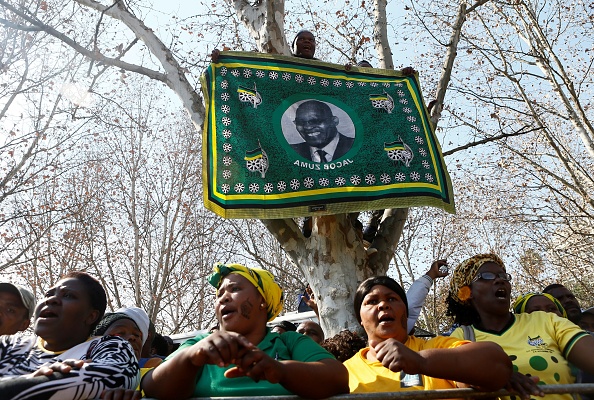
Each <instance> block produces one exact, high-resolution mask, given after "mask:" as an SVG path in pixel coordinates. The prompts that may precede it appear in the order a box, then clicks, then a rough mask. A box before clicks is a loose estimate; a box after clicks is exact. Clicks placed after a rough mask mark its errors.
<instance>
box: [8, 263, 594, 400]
mask: <svg viewBox="0 0 594 400" xmlns="http://www.w3.org/2000/svg"><path fill="white" fill-rule="evenodd" d="M445 263H446V262H445V260H437V261H435V262H434V263H432V265H431V267H430V269H429V270H428V271H427V273H426V274H425V275H424V276H423V277H421V278H420V279H419V280H417V281H415V282H414V283H413V285H412V286H411V288H410V289H409V291H408V293H406V292H405V291H404V290H403V289H402V287H401V286H400V285H399V284H398V283H397V282H396V281H395V280H394V279H392V278H390V277H387V276H377V277H372V278H369V279H367V280H365V281H364V282H362V283H361V284H360V285H359V288H358V289H357V292H356V293H355V296H354V300H353V312H354V314H355V316H356V318H357V321H358V322H359V324H360V325H361V327H362V332H364V334H362V335H359V334H357V333H356V332H353V331H349V330H345V331H342V332H340V333H339V334H337V335H335V336H332V337H330V338H326V339H325V338H324V337H325V335H324V332H323V330H322V328H321V326H320V325H319V324H317V323H316V322H315V321H310V320H308V321H305V322H303V323H301V324H300V325H298V326H297V325H295V324H292V323H291V322H288V321H282V322H281V323H279V324H276V325H274V326H272V327H270V326H269V323H271V321H273V320H274V319H275V318H276V317H277V316H278V315H279V314H280V312H281V310H282V308H283V303H284V294H283V291H282V289H281V287H280V286H279V285H278V283H277V282H276V281H275V278H274V276H273V275H272V274H271V273H269V272H268V271H265V270H262V269H258V268H250V267H246V266H243V265H240V264H227V265H224V264H217V265H215V266H214V269H213V273H212V275H211V276H210V277H209V282H210V283H211V285H212V286H213V287H214V289H215V290H216V298H215V304H214V310H215V315H216V318H217V325H216V327H212V329H211V330H210V331H208V332H204V333H201V334H199V335H197V336H196V337H194V338H192V339H190V340H187V341H186V342H185V343H183V344H182V345H181V346H180V347H179V348H178V349H177V350H175V351H173V352H171V351H172V348H171V347H170V346H168V342H167V340H165V339H163V345H162V349H161V350H159V351H157V350H155V349H156V348H155V341H154V338H155V337H157V336H156V332H155V327H154V325H153V324H152V323H151V321H150V319H149V317H148V315H147V314H146V312H145V311H144V310H142V309H140V308H137V307H128V308H121V309H118V310H116V311H114V312H109V313H105V309H106V304H107V302H106V294H105V291H104V289H103V287H102V286H101V284H100V283H99V282H98V281H97V280H96V279H95V278H93V277H92V276H90V275H88V274H87V273H84V272H71V273H69V274H67V275H65V276H64V277H63V278H62V279H60V280H59V281H58V282H57V283H56V284H55V285H54V286H53V287H52V288H50V289H49V290H48V291H47V292H46V293H45V295H44V296H43V298H42V299H40V301H39V302H37V303H36V302H35V300H34V296H33V294H32V293H31V292H30V291H28V290H27V289H26V288H24V287H22V286H19V285H16V284H12V283H7V282H4V283H0V334H2V335H3V336H0V394H1V395H2V398H3V399H37V398H60V399H71V398H72V399H91V398H99V397H101V398H104V399H140V398H141V397H142V396H146V397H154V398H158V399H179V398H189V397H220V396H224V397H229V396H248V397H253V396H274V395H288V394H295V395H298V396H300V397H305V398H325V397H330V396H333V395H338V394H343V393H369V392H395V391H400V390H407V391H410V390H432V389H450V388H456V387H471V388H474V389H476V390H482V391H495V390H499V389H507V390H509V391H511V392H514V393H517V395H518V397H520V398H525V399H528V398H531V397H532V396H543V395H544V394H543V392H542V390H541V389H540V385H541V384H547V385H552V384H567V383H573V382H576V381H577V382H584V381H588V379H589V378H591V377H592V375H594V337H592V335H591V334H589V332H588V331H587V330H586V329H590V324H591V320H592V317H594V314H593V313H592V309H588V310H585V311H581V308H580V306H579V303H578V302H577V299H576V298H575V296H573V294H571V292H570V291H569V290H568V289H567V288H565V287H564V286H562V285H559V284H556V285H551V286H549V287H547V288H546V290H547V293H527V294H525V295H522V296H519V297H518V298H517V299H516V301H515V302H514V303H513V305H512V304H511V280H512V277H511V275H510V274H509V273H508V272H507V271H506V268H505V265H504V263H503V261H502V260H501V259H500V258H499V257H498V256H497V255H494V254H479V255H476V256H474V257H472V258H470V259H468V260H465V261H464V262H462V263H460V264H459V265H458V266H457V267H456V268H455V269H454V271H453V274H452V277H451V281H450V288H449V292H448V296H447V300H446V302H447V305H448V312H447V313H448V315H450V316H452V317H453V319H454V323H455V326H457V327H456V329H455V330H453V332H452V333H451V335H449V336H436V337H433V338H431V339H428V340H427V339H424V338H420V337H416V336H414V334H413V332H414V324H415V322H416V318H417V317H418V315H419V312H418V310H420V308H422V306H423V303H424V300H425V297H426V295H427V293H428V291H429V288H430V287H431V285H432V283H433V280H434V279H437V278H439V277H444V276H446V275H447V274H448V273H447V271H445V270H443V269H442V267H443V266H444V264H445ZM310 293H311V292H310ZM557 296H558V297H557ZM308 304H309V305H310V306H311V307H312V309H313V310H314V311H316V312H317V307H316V299H315V297H314V296H313V293H311V296H310V298H309V299H308ZM574 306H575V307H574ZM574 308H575V309H577V310H580V313H579V314H578V313H574V312H572V313H569V312H567V310H568V309H572V310H573V309H574ZM570 315H572V318H573V319H574V320H571V319H570ZM31 317H32V318H33V333H31V334H29V333H26V332H23V331H25V330H26V329H27V328H28V326H29V321H30V318H31ZM574 322H577V323H578V324H580V325H579V326H578V325H576V324H575V323H574ZM582 322H583V324H584V325H582ZM580 326H583V327H580ZM170 352H171V353H170ZM158 354H161V355H158ZM485 365H488V366H489V368H488V369H487V368H484V366H485ZM590 381H591V380H590ZM302 382H308V385H303V384H302ZM547 398H551V399H552V398H556V399H565V398H567V399H570V398H572V396H571V395H570V394H567V395H554V396H547ZM584 398H587V397H584Z"/></svg>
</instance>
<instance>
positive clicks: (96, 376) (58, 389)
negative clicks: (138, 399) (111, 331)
mask: <svg viewBox="0 0 594 400" xmlns="http://www.w3.org/2000/svg"><path fill="white" fill-rule="evenodd" d="M85 358H87V359H86V360H73V359H68V360H64V361H57V362H54V363H52V364H51V365H46V366H42V367H40V368H39V369H38V370H37V371H36V372H35V373H33V374H30V376H27V379H28V380H31V381H32V382H34V383H35V384H34V385H29V387H28V388H27V389H23V390H22V391H21V392H20V393H19V394H18V395H17V396H15V397H13V399H14V400H17V399H21V398H32V397H35V396H42V397H44V398H50V397H52V396H53V397H55V398H61V399H68V398H82V399H87V398H89V399H94V398H98V397H99V396H100V395H101V393H102V392H103V391H104V390H106V389H116V388H124V389H134V388H136V386H137V385H138V380H139V378H138V376H139V375H138V372H139V368H138V361H136V357H135V356H134V351H133V350H132V346H131V345H130V343H128V342H127V341H126V340H124V339H122V338H119V337H115V336H104V337H102V338H100V339H95V340H93V341H92V342H91V343H89V351H88V352H87V354H86V356H85Z"/></svg>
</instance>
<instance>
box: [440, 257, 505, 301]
mask: <svg viewBox="0 0 594 400" xmlns="http://www.w3.org/2000/svg"><path fill="white" fill-rule="evenodd" d="M487 262H494V263H496V264H499V265H500V266H501V268H503V270H504V271H505V265H503V260H502V259H501V258H499V256H497V255H495V254H477V255H476V256H474V257H471V258H469V259H468V260H464V261H462V262H461V263H460V264H459V265H458V266H457V267H456V268H455V269H454V273H453V274H452V279H451V280H450V296H451V297H452V298H453V299H454V300H455V301H456V302H457V303H460V304H468V298H469V296H470V283H471V282H472V280H473V279H474V277H475V276H476V273H477V272H478V270H479V268H480V267H481V266H482V265H483V264H484V263H487Z"/></svg>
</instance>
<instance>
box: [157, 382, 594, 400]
mask: <svg viewBox="0 0 594 400" xmlns="http://www.w3.org/2000/svg"><path fill="white" fill-rule="evenodd" d="M539 388H540V389H541V390H542V391H543V392H544V394H545V396H546V395H548V394H565V393H594V383H572V384H567V385H542V386H539ZM510 395H513V393H510V392H508V391H506V390H499V391H496V392H479V391H476V390H474V389H439V390H409V391H401V392H383V393H360V394H342V395H339V396H334V397H331V398H330V399H332V400H359V399H362V400H387V399H399V400H416V399H423V400H424V399H459V398H473V399H477V398H487V397H491V398H497V397H503V396H510ZM516 397H517V395H516ZM248 398H251V399H262V400H296V399H299V398H300V397H298V396H260V397H256V396H246V397H194V398H192V399H191V400H210V399H212V400H215V399H216V400H238V399H248ZM145 400H151V399H148V398H145Z"/></svg>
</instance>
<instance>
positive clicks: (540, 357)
mask: <svg viewBox="0 0 594 400" xmlns="http://www.w3.org/2000/svg"><path fill="white" fill-rule="evenodd" d="M512 316H513V318H514V322H513V323H512V325H511V326H510V327H509V328H507V329H506V330H505V331H503V332H500V333H492V332H485V331H481V330H480V329H478V328H476V327H474V326H473V328H474V334H475V337H476V341H477V342H483V341H491V342H495V343H497V344H498V345H500V346H501V347H502V348H503V350H504V351H505V352H506V353H507V355H508V356H509V358H510V360H511V361H512V364H513V368H514V371H519V372H521V373H522V374H529V375H536V376H538V377H539V379H540V381H539V385H551V384H557V383H558V384H567V383H574V382H575V376H574V374H573V373H572V370H571V369H572V368H571V366H570V365H569V363H568V362H567V355H568V354H569V352H570V351H571V349H572V348H573V345H574V344H575V343H576V342H577V341H578V340H579V339H581V338H582V337H584V336H586V335H587V333H586V332H584V331H583V330H582V329H581V328H580V327H578V326H577V325H575V324H574V323H573V322H571V321H570V320H568V319H566V318H561V317H559V316H557V315H556V314H553V313H547V312H544V311H535V312H533V313H531V314H526V313H522V314H515V315H514V314H512ZM452 337H457V338H460V339H463V338H464V333H463V331H462V328H457V329H456V330H455V331H454V332H452ZM544 398H546V399H568V400H569V399H571V398H572V396H571V395H570V394H565V395H548V396H545V397H544Z"/></svg>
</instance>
